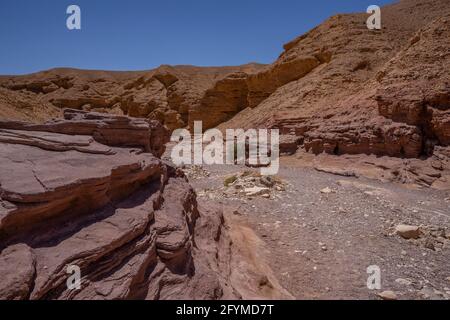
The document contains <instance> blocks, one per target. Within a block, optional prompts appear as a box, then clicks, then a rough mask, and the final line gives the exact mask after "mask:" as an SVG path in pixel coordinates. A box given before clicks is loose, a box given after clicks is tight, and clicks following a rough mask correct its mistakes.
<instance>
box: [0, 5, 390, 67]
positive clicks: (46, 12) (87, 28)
mask: <svg viewBox="0 0 450 320" xmlns="http://www.w3.org/2000/svg"><path fill="white" fill-rule="evenodd" d="M391 2H394V1H393V0H309V1H306V0H270V1H269V0H127V1H123V0H70V1H66V0H0V74H24V73H31V72H35V71H41V70H45V69H50V68H54V67H74V68H82V69H102V70H146V69H150V68H154V67H156V66H158V65H161V64H172V65H176V64H193V65H199V66H213V65H238V64H244V63H248V62H260V63H271V62H273V61H274V60H275V59H276V58H277V57H278V56H279V54H280V53H281V52H282V46H283V44H284V43H286V42H288V41H290V40H292V39H294V38H295V37H297V36H299V35H300V34H302V33H304V32H306V31H308V30H310V29H311V28H313V27H315V26H316V25H318V24H319V23H321V22H322V21H324V20H325V19H326V18H328V17H329V16H331V15H334V14H337V13H346V12H363V11H366V9H367V7H368V6H369V5H371V4H377V5H380V6H382V5H384V4H386V3H391ZM71 4H76V5H78V6H80V8H81V19H82V25H81V27H82V30H76V31H69V30H68V29H67V27H66V20H67V17H68V15H67V14H66V10H67V7H68V6H69V5H71Z"/></svg>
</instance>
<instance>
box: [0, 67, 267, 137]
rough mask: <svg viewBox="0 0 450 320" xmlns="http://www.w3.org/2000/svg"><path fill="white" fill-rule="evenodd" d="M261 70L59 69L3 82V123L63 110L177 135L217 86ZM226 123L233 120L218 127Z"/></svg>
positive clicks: (0, 86)
mask: <svg viewBox="0 0 450 320" xmlns="http://www.w3.org/2000/svg"><path fill="white" fill-rule="evenodd" d="M261 67H262V66H261V65H257V64H249V65H244V66H238V67H205V68H201V67H194V66H173V67H172V66H161V67H159V68H157V69H154V70H149V71H140V72H107V71H84V70H75V69H54V70H50V71H45V72H40V73H36V74H32V75H26V76H14V77H11V76H9V77H8V76H2V77H0V107H1V108H0V118H8V119H19V120H34V121H35V120H41V121H45V120H48V119H49V118H51V117H55V116H58V115H59V111H60V110H61V109H63V108H72V109H77V110H84V111H97V112H105V113H111V114H116V115H128V116H132V117H140V118H147V119H150V120H159V121H160V122H162V123H163V124H164V125H165V126H166V127H167V128H169V130H174V129H176V128H183V127H187V126H188V123H189V117H190V112H191V110H193V109H195V108H197V107H198V106H199V105H200V104H201V101H202V99H203V100H205V99H206V100H208V98H206V96H209V95H210V94H209V93H207V91H208V90H211V89H212V90H214V89H213V88H214V86H215V84H216V83H217V82H220V81H221V80H222V79H224V78H226V77H227V76H228V75H229V74H233V73H236V72H237V73H244V74H247V73H252V72H253V71H256V70H259V69H261ZM218 86H219V87H220V84H218ZM219 90H220V89H219ZM226 94H228V93H226ZM204 97H205V99H204ZM216 106H217V104H215V105H212V108H214V107H216ZM238 111H240V109H238V110H236V111H235V112H234V113H233V115H234V114H236V112H238ZM201 119H202V118H201V117H200V118H199V119H198V120H201ZM223 120H228V118H226V119H222V118H221V119H219V122H217V121H215V123H220V122H221V121H223Z"/></svg>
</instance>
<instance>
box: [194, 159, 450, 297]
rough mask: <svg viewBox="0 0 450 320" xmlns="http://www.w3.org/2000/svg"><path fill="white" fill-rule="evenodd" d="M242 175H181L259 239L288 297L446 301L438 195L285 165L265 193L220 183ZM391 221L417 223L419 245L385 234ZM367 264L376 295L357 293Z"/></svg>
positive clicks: (445, 237) (449, 268) (444, 232)
mask: <svg viewBox="0 0 450 320" xmlns="http://www.w3.org/2000/svg"><path fill="white" fill-rule="evenodd" d="M246 170H249V169H248V168H245V167H239V166H208V167H204V168H198V167H187V168H186V170H185V171H186V173H187V175H188V176H189V178H190V182H191V183H192V185H193V186H194V188H195V189H196V192H197V194H198V196H199V198H200V199H208V200H213V201H215V202H217V203H221V204H223V205H225V206H228V207H232V208H235V210H233V211H234V214H236V215H240V216H241V217H242V218H243V219H244V220H245V221H246V222H247V223H248V225H249V226H251V228H253V229H254V230H255V232H256V234H257V235H258V236H259V237H260V238H261V239H263V241H264V243H265V245H266V247H267V250H268V252H269V254H268V256H267V259H268V262H269V265H270V266H271V267H272V269H273V271H274V273H275V275H276V277H277V278H278V280H279V282H280V283H281V285H282V286H283V287H284V288H286V289H287V290H288V291H289V292H290V293H291V294H292V295H293V296H295V297H296V298H298V299H377V298H378V297H377V294H378V293H380V292H382V291H386V290H390V291H394V292H395V293H396V295H397V297H398V299H450V198H449V195H448V194H447V193H445V192H440V191H435V190H431V189H422V190H410V189H408V188H406V187H405V186H402V185H399V184H392V183H381V182H378V181H376V180H369V179H364V178H354V177H341V176H337V175H332V174H327V173H322V172H318V171H315V170H314V169H309V168H294V167H287V166H284V167H283V168H281V169H280V172H279V174H278V176H277V177H278V178H279V179H281V180H282V181H284V183H285V186H284V187H283V188H280V190H278V191H277V190H271V191H270V193H269V195H259V196H246V195H245V194H242V190H240V191H236V189H239V188H240V187H241V186H239V179H238V180H237V181H234V182H233V183H231V185H230V186H229V187H225V186H224V181H225V180H227V178H229V177H233V178H232V179H231V181H232V180H234V178H235V177H236V176H239V174H241V173H242V172H244V171H246ZM254 172H258V170H254ZM246 179H248V178H246ZM258 179H259V178H258V177H257V175H255V178H254V180H255V181H257V180H258ZM229 180H230V179H229ZM250 180H251V179H250ZM255 184H257V183H256V182H255ZM283 189H285V190H283ZM399 224H408V225H416V226H421V230H422V231H423V234H422V236H421V238H420V239H418V240H405V239H403V238H401V237H400V236H398V235H396V234H394V233H395V227H396V226H397V225H399ZM372 265H376V266H379V267H380V270H381V280H382V287H381V290H369V289H368V288H367V279H368V276H369V274H368V273H367V268H368V267H369V266H372Z"/></svg>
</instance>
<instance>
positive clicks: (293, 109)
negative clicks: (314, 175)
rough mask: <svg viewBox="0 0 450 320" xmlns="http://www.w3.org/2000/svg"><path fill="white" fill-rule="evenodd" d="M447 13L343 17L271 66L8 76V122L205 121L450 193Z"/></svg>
mask: <svg viewBox="0 0 450 320" xmlns="http://www.w3.org/2000/svg"><path fill="white" fill-rule="evenodd" d="M449 14H450V3H449V2H448V1H447V0H425V1H419V0H402V1H399V2H398V3H395V4H392V5H389V6H386V7H383V8H382V30H369V29H368V28H367V27H366V19H367V17H368V15H367V14H365V13H361V14H344V15H337V16H334V17H331V18H329V19H328V20H326V21H325V22H324V23H322V24H321V25H319V26H318V27H316V28H314V29H313V30H311V31H309V32H308V33H306V34H304V35H301V36H300V37H298V38H296V39H294V40H293V41H291V42H290V43H288V44H286V45H285V46H284V52H283V53H282V54H281V55H280V57H279V59H278V60H277V61H275V62H274V63H273V64H271V65H268V66H264V65H258V64H248V65H244V66H237V67H194V66H161V67H159V68H157V69H155V70H150V71H141V72H107V71H82V70H74V69H55V70H50V71H44V72H40V73H37V74H32V75H25V76H17V77H6V76H4V77H0V106H1V107H0V117H1V118H13V119H22V120H33V121H44V120H47V119H49V118H53V117H58V116H59V114H60V110H61V109H63V108H73V109H80V110H85V111H97V112H107V113H113V114H119V115H120V114H125V115H129V116H133V117H142V118H148V119H152V120H159V121H161V122H162V123H163V124H164V125H165V126H166V127H167V128H169V129H170V130H173V129H176V128H182V127H192V123H193V121H195V120H201V121H203V127H204V128H206V129H207V128H212V127H216V126H218V127H219V128H222V129H225V128H259V127H264V128H278V129H280V130H281V133H282V144H281V148H282V151H283V152H284V153H287V154H294V153H296V152H297V153H302V152H303V153H307V154H308V153H309V154H314V155H320V154H323V153H325V154H328V155H331V156H341V157H340V158H339V161H341V160H345V159H347V158H348V157H347V156H348V155H357V156H359V155H367V156H371V159H370V160H369V162H370V163H371V164H372V165H373V166H375V167H380V166H381V167H382V166H383V165H382V164H380V160H379V157H389V159H387V160H382V161H381V162H388V163H389V165H388V166H387V167H388V169H389V170H388V171H389V172H388V173H387V175H388V180H397V181H401V182H412V183H418V184H419V185H434V186H438V187H439V188H446V186H447V185H448V180H447V179H448V176H449V173H448V170H447V168H448V166H449V164H448V154H449V151H448V146H449V141H450V136H449V135H450V129H449V127H450V124H449V121H450V116H449V104H450V103H449V99H450V98H449V90H450V89H449V76H448V72H446V70H448V69H449V65H450V55H449V51H448V50H449V47H448V45H447V43H448V41H449V39H450V34H449V24H450V23H449ZM319 158H321V157H318V159H319ZM322 158H323V157H322ZM330 159H331V160H332V161H334V160H336V159H334V160H333V158H332V157H328V158H326V159H324V161H325V162H326V161H329V160H330ZM396 159H398V160H399V161H397V160H396ZM366 162H367V161H366ZM343 165H344V166H347V165H348V163H347V164H346V162H345V161H344V162H343ZM331 170H332V171H333V169H331ZM363 171H366V170H363ZM350 174H355V173H354V172H351V173H350ZM356 174H358V173H356ZM376 175H378V174H376Z"/></svg>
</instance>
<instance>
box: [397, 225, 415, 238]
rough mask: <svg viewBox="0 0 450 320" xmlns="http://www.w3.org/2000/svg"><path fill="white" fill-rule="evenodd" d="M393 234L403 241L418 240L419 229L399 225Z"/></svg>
mask: <svg viewBox="0 0 450 320" xmlns="http://www.w3.org/2000/svg"><path fill="white" fill-rule="evenodd" d="M395 233H396V234H398V235H399V236H401V237H402V238H404V239H418V238H420V228H419V227H418V226H409V225H404V224H400V225H398V226H397V227H395Z"/></svg>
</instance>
